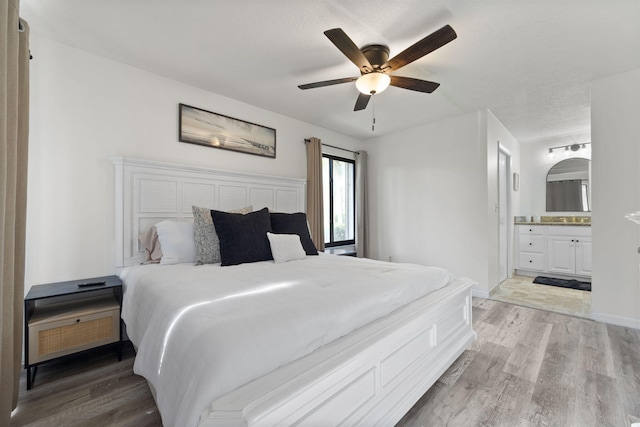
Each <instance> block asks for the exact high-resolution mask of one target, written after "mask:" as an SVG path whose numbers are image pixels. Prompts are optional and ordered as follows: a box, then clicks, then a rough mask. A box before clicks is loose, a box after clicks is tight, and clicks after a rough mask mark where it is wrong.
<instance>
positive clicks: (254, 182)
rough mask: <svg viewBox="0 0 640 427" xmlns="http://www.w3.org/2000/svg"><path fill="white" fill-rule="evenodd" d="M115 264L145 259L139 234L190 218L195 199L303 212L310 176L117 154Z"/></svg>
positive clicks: (210, 204) (215, 205)
mask: <svg viewBox="0 0 640 427" xmlns="http://www.w3.org/2000/svg"><path fill="white" fill-rule="evenodd" d="M111 160H112V162H113V164H114V165H115V168H116V170H115V172H116V173H115V177H116V192H115V196H116V200H115V202H116V203H115V205H116V216H115V218H116V267H117V268H122V267H126V266H130V265H136V264H140V263H141V262H143V261H144V249H143V248H142V247H141V246H140V242H139V240H138V234H139V233H141V232H144V231H146V230H148V229H149V227H151V226H152V225H153V224H156V223H157V222H160V221H162V220H165V219H170V220H176V221H192V220H193V214H192V210H191V206H192V205H196V206H202V207H206V208H210V209H218V210H223V211H227V210H231V209H238V208H242V207H245V206H253V208H254V209H262V208H263V207H267V208H269V210H271V211H276V212H304V211H305V194H306V185H307V184H306V180H304V179H300V178H285V177H277V176H268V175H258V174H250V173H244V172H234V171H226V170H215V169H208V168H204V167H197V166H186V165H179V164H174V163H165V162H157V161H151V160H141V159H132V158H125V157H114V158H112V159H111Z"/></svg>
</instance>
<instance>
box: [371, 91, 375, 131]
mask: <svg viewBox="0 0 640 427" xmlns="http://www.w3.org/2000/svg"><path fill="white" fill-rule="evenodd" d="M371 98H372V101H373V106H372V107H373V108H371V116H372V119H373V120H372V122H371V132H375V130H376V97H375V96H373V95H371Z"/></svg>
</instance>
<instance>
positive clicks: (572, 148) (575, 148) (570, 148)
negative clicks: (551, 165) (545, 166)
mask: <svg viewBox="0 0 640 427" xmlns="http://www.w3.org/2000/svg"><path fill="white" fill-rule="evenodd" d="M587 145H591V143H590V142H583V143H580V144H578V143H574V144H569V145H559V146H557V147H550V148H548V150H549V157H551V158H553V157H555V155H556V151H558V150H560V151H562V152H563V153H564V154H565V155H569V154H570V152H572V151H573V152H576V151H580V150H586V149H587Z"/></svg>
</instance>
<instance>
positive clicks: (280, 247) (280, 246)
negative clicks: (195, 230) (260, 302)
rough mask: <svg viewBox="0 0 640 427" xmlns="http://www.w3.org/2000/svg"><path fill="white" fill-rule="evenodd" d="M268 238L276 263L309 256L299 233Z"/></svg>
mask: <svg viewBox="0 0 640 427" xmlns="http://www.w3.org/2000/svg"><path fill="white" fill-rule="evenodd" d="M267 238H268V239H269V244H270V245H271V255H273V260H274V261H275V262H276V264H279V263H281V262H287V261H293V260H296V259H304V258H306V257H307V253H306V252H305V251H304V248H303V247H302V242H301V241H300V236H298V235H297V234H273V233H267ZM163 248H164V246H163ZM163 250H164V249H163Z"/></svg>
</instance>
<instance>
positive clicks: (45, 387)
mask: <svg viewBox="0 0 640 427" xmlns="http://www.w3.org/2000/svg"><path fill="white" fill-rule="evenodd" d="M473 304H474V308H473V316H474V322H473V323H474V328H475V330H476V332H477V333H478V340H477V341H476V342H475V343H474V344H473V345H472V347H471V348H469V349H468V350H467V351H465V352H464V353H463V354H462V356H460V358H459V359H458V360H457V361H456V362H455V363H454V365H453V366H452V367H451V368H450V369H449V370H448V371H447V372H446V373H445V374H444V375H443V376H442V377H441V378H440V379H439V380H438V381H437V382H436V384H434V386H433V387H432V388H431V389H430V390H429V391H428V392H427V393H426V394H425V395H424V396H423V397H422V399H420V401H419V402H418V403H417V404H416V405H415V406H414V407H413V408H412V409H411V411H409V413H408V414H407V415H406V416H405V417H404V418H403V419H402V420H401V421H400V423H399V424H398V426H401V427H406V426H411V427H413V426H424V427H429V426H456V427H458V426H462V427H464V426H505V427H506V426H508V427H512V426H562V427H565V426H581V427H583V426H627V427H628V426H630V425H631V423H632V422H640V331H638V330H634V329H628V328H623V327H618V326H611V325H606V324H603V323H598V322H594V321H591V320H587V319H580V318H576V317H571V316H565V315H562V314H556V313H549V312H546V311H540V310H535V309H531V308H526V307H521V306H518V305H512V304H507V303H503V302H499V301H492V300H482V299H474V303H473ZM133 357H134V354H133V350H132V349H131V348H130V347H129V348H128V350H127V351H126V352H125V354H124V356H123V361H122V362H119V363H118V362H116V360H115V355H114V354H113V353H111V352H102V353H89V354H87V355H83V356H79V357H76V358H72V359H67V360H65V361H59V362H54V363H51V364H45V365H42V366H41V367H40V368H39V370H38V376H37V378H36V382H35V385H34V388H33V389H32V390H30V391H29V392H26V391H25V384H24V382H25V381H26V380H25V376H24V374H23V383H22V384H21V393H20V400H19V406H18V410H17V411H16V413H15V415H14V417H13V419H12V425H13V426H23V425H30V426H91V427H99V426H160V425H161V422H160V417H159V414H158V412H157V409H156V406H155V404H154V402H153V399H152V397H151V394H150V392H149V388H148V386H147V384H146V382H145V381H144V380H143V379H142V378H141V377H138V376H136V375H133V373H132V365H133Z"/></svg>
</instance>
